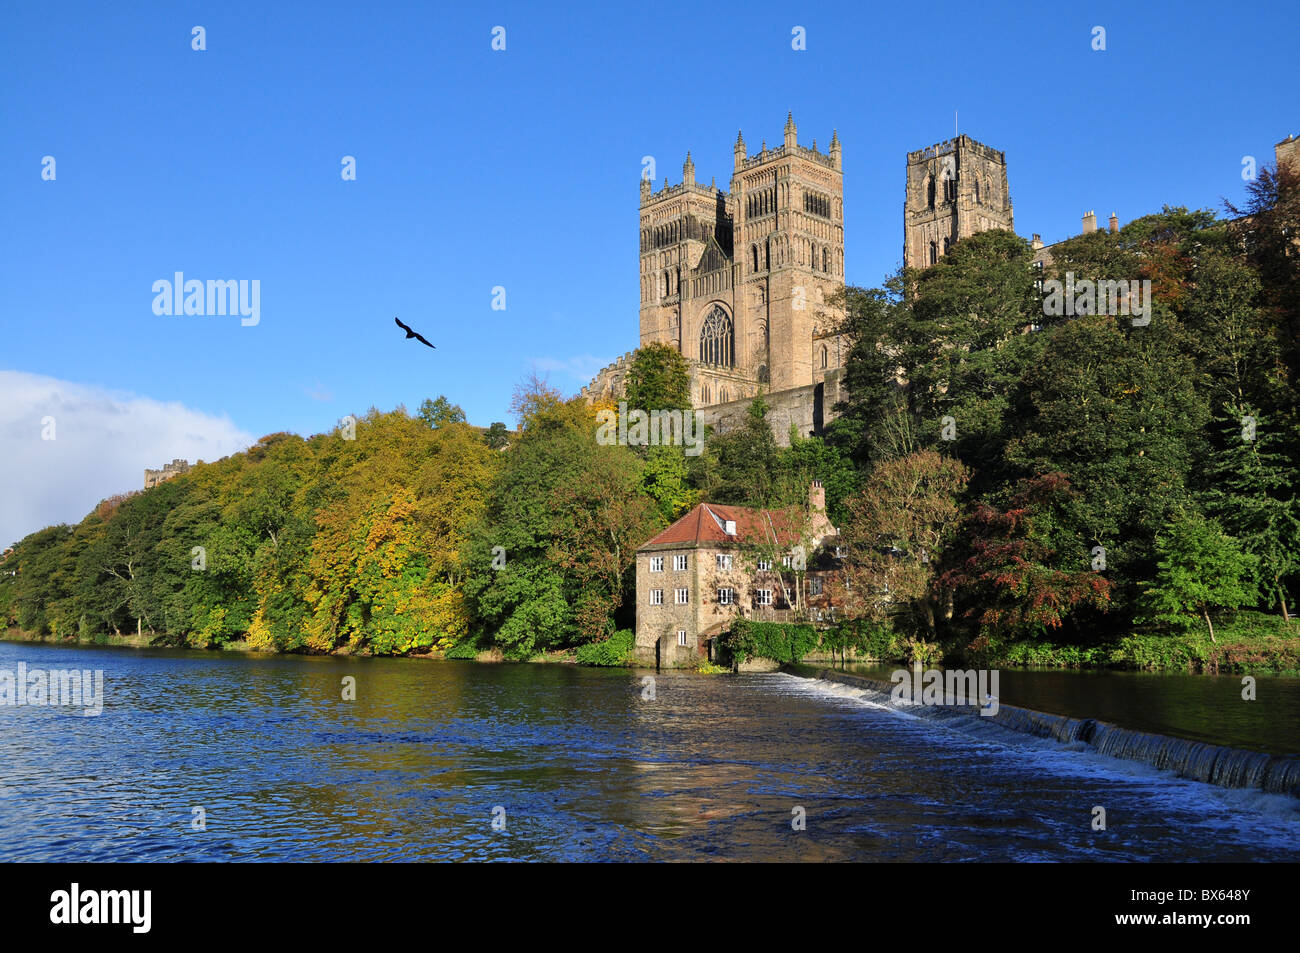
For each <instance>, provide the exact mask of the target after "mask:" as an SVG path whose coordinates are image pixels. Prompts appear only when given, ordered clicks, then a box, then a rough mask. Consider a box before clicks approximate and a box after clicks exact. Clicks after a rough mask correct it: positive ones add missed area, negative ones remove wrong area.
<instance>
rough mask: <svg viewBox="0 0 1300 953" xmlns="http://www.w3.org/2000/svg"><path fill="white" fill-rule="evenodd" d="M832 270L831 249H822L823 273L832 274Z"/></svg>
mask: <svg viewBox="0 0 1300 953" xmlns="http://www.w3.org/2000/svg"><path fill="white" fill-rule="evenodd" d="M830 270H831V253H830V250H829V249H826V248H823V249H822V271H825V272H828V273H829V272H830Z"/></svg>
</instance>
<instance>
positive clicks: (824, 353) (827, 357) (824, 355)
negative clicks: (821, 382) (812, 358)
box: [822, 344, 830, 370]
mask: <svg viewBox="0 0 1300 953" xmlns="http://www.w3.org/2000/svg"><path fill="white" fill-rule="evenodd" d="M829 360H830V352H829V351H827V350H826V345H825V344H823V345H822V370H825V369H826V363H827V361H829Z"/></svg>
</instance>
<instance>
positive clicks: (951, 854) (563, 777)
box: [0, 644, 1300, 861]
mask: <svg viewBox="0 0 1300 953" xmlns="http://www.w3.org/2000/svg"><path fill="white" fill-rule="evenodd" d="M20 659H22V660H25V661H27V663H28V664H29V665H42V666H44V667H47V668H53V667H71V666H78V667H82V668H86V667H90V668H103V669H104V671H105V687H106V692H107V699H106V702H105V708H104V713H103V714H102V715H101V716H100V717H99V718H83V717H81V716H80V715H76V714H73V713H71V712H68V711H61V710H58V709H37V708H9V709H3V708H0V731H2V732H3V737H4V742H5V753H6V757H5V759H4V762H3V766H2V767H0V781H3V784H0V827H3V829H4V831H5V837H4V838H3V840H2V841H0V844H3V846H0V859H4V860H20V859H21V860H179V859H192V860H219V859H235V860H257V859H276V860H415V859H423V860H428V859H492V860H504V859H512V860H541V859H548V860H692V859H727V860H805V861H820V860H1043V859H1049V860H1067V859H1087V860H1103V859H1126V860H1184V859H1199V860H1211V859H1222V860H1252V861H1257V860H1264V859H1289V860H1295V859H1300V820H1298V819H1297V815H1296V804H1295V802H1294V801H1292V800H1291V799H1289V798H1281V797H1277V796H1268V795H1261V794H1254V793H1248V792H1239V791H1221V790H1218V789H1215V788H1212V787H1210V786H1208V785H1203V784H1197V783H1194V782H1190V781H1183V780H1180V779H1177V778H1172V777H1170V776H1168V775H1164V774H1160V773H1157V772H1155V771H1153V770H1151V769H1148V768H1146V767H1144V766H1141V765H1128V764H1125V763H1123V762H1117V761H1114V760H1112V759H1106V758H1100V757H1098V756H1097V755H1095V754H1091V753H1088V752H1085V751H1072V750H1069V749H1068V748H1066V747H1063V746H1061V745H1059V744H1056V743H1054V742H1049V741H1040V740H1038V739H1034V738H1022V737H1015V736H1013V735H1012V733H1009V732H1008V733H1005V735H1006V737H994V736H992V735H988V734H982V735H980V736H978V737H975V736H971V735H969V734H962V733H960V732H956V731H953V730H949V729H946V728H945V727H944V726H942V725H935V724H931V723H928V722H926V721H925V720H923V719H916V718H911V717H908V716H906V715H900V714H899V713H897V712H892V711H887V710H885V709H883V708H881V707H879V706H876V705H872V704H870V703H869V702H867V701H865V700H863V699H862V698H861V697H857V696H855V695H853V693H851V692H850V691H848V690H847V689H845V690H843V691H840V690H838V689H835V688H830V687H827V686H824V685H818V684H816V683H812V682H808V681H806V680H802V679H797V678H793V677H791V676H788V675H781V674H774V675H753V676H741V677H707V676H697V675H691V674H672V673H666V674H660V675H659V676H658V677H657V681H656V692H655V698H654V700H653V701H648V700H643V699H642V686H641V681H640V676H641V674H643V673H637V672H628V671H599V670H595V671H593V670H589V669H578V668H576V667H571V666H552V665H478V664H474V663H455V662H415V661H407V660H392V659H379V660H359V659H310V658H245V657H232V656H230V655H221V654H217V653H194V652H166V651H147V652H132V651H123V650H111V649H89V648H84V647H79V648H57V647H47V646H28V645H17V644H0V667H2V668H13V667H14V666H15V665H16V663H17V661H18V660H20ZM345 675H352V676H353V677H355V678H356V683H357V697H356V700H355V701H352V702H345V701H343V700H342V698H341V684H342V678H343V676H345ZM1009 682H1010V680H1009V679H1007V678H1005V677H1004V681H1003V693H1004V694H1006V693H1007V692H1008V685H1009ZM1020 703H1024V704H1029V702H1020ZM1095 804H1105V805H1106V806H1107V811H1108V814H1109V815H1110V817H1111V818H1112V823H1111V827H1110V830H1108V831H1105V832H1095V831H1092V829H1091V826H1090V821H1091V809H1092V807H1093V805H1095ZM498 805H500V806H502V807H504V808H505V809H506V828H505V830H504V831H496V830H493V829H492V826H491V820H492V809H493V808H494V807H495V806H498ZM194 806H202V807H203V808H204V809H205V811H206V816H207V829H206V830H205V831H193V830H191V829H190V821H191V816H192V815H191V808H192V807H194ZM795 807H802V808H803V809H804V810H805V811H806V816H807V829H806V830H803V831H795V830H792V828H791V817H792V815H791V810H792V808H795Z"/></svg>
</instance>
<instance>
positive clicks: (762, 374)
mask: <svg viewBox="0 0 1300 953" xmlns="http://www.w3.org/2000/svg"><path fill="white" fill-rule="evenodd" d="M758 382H759V383H760V384H766V383H767V365H766V364H760V365H758Z"/></svg>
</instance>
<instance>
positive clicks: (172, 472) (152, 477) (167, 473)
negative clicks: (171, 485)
mask: <svg viewBox="0 0 1300 953" xmlns="http://www.w3.org/2000/svg"><path fill="white" fill-rule="evenodd" d="M199 462H200V463H201V462H202V461H199ZM189 469H190V463H189V461H188V460H182V459H180V458H179V457H177V458H176V459H175V460H173V461H172V462H171V463H164V464H163V468H162V469H161V470H145V471H144V488H145V489H146V490H149V489H152V488H153V487H155V486H157V485H158V484H159V483H163V482H165V481H167V480H170V479H171V478H172V477H176V476H180V475H181V474H182V473H185V472H186V471H188V470H189Z"/></svg>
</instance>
